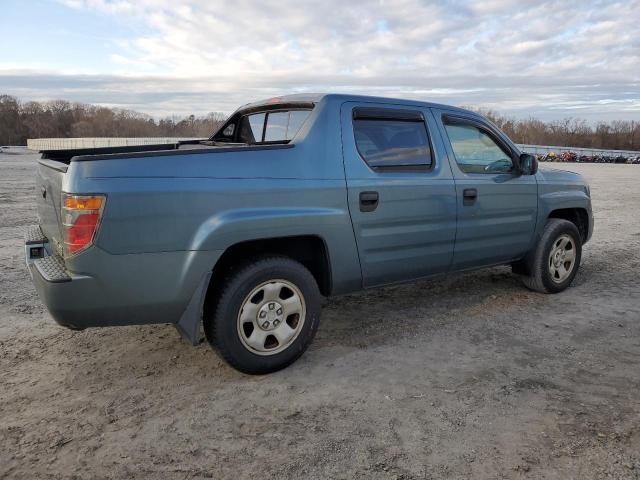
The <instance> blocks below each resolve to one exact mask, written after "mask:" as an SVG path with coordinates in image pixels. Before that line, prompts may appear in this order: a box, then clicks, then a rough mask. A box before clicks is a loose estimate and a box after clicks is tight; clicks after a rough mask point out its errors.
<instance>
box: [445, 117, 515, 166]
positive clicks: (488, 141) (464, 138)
mask: <svg viewBox="0 0 640 480" xmlns="http://www.w3.org/2000/svg"><path fill="white" fill-rule="evenodd" d="M444 125H445V128H446V130H447V135H448V137H449V141H450V142H451V148H452V149H453V154H454V156H455V158H456V162H457V164H458V166H459V167H460V170H462V171H463V172H465V173H509V172H511V171H512V170H513V161H512V160H511V155H510V154H508V153H507V152H506V151H505V150H504V149H503V148H502V147H501V146H500V145H498V144H497V143H496V142H495V141H494V140H493V139H492V138H491V136H490V135H489V134H488V133H487V132H485V131H484V130H483V129H481V128H479V127H477V126H475V125H473V124H471V123H464V122H462V121H461V122H458V121H446V120H445V124H444Z"/></svg>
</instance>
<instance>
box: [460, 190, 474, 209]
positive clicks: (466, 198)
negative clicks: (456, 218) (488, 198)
mask: <svg viewBox="0 0 640 480" xmlns="http://www.w3.org/2000/svg"><path fill="white" fill-rule="evenodd" d="M476 198H478V190H477V189H475V188H465V189H464V190H463V191H462V204H463V205H473V204H474V203H475V201H476Z"/></svg>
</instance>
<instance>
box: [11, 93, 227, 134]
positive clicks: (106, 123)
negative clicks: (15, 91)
mask: <svg viewBox="0 0 640 480" xmlns="http://www.w3.org/2000/svg"><path fill="white" fill-rule="evenodd" d="M225 117H226V116H225V115H224V114H222V113H219V112H212V113H209V114H208V115H205V116H203V117H196V116H195V115H189V116H188V117H186V118H178V117H175V116H174V117H168V118H163V119H160V120H156V119H154V118H152V117H151V116H149V115H146V114H144V113H140V112H135V111H132V110H124V109H119V108H109V107H103V106H98V105H87V104H84V103H72V102H68V101H66V100H53V101H50V102H21V101H20V100H18V99H17V98H15V97H12V96H9V95H0V145H26V144H27V139H28V138H70V137H208V136H210V135H211V134H212V133H213V132H214V131H215V130H216V129H217V128H219V127H220V126H221V125H222V123H223V122H224V120H225Z"/></svg>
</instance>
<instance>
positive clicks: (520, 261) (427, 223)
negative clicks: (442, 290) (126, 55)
mask: <svg viewBox="0 0 640 480" xmlns="http://www.w3.org/2000/svg"><path fill="white" fill-rule="evenodd" d="M36 191H37V207H38V224H37V225H34V226H33V227H31V228H30V229H29V230H28V231H27V233H26V239H25V252H26V259H27V264H28V267H29V270H30V273H31V276H32V278H33V282H34V284H35V286H36V289H37V291H38V293H39V295H40V297H41V298H42V300H43V302H44V303H45V305H46V306H47V308H48V309H49V311H50V312H51V315H52V316H53V318H54V319H55V320H56V321H57V322H58V323H59V324H61V325H64V326H66V327H68V328H72V329H84V328H87V327H104V326H118V325H131V324H152V323H170V324H174V325H175V326H176V327H177V329H178V330H179V331H180V333H181V334H182V335H183V337H184V338H186V339H187V340H188V341H190V342H191V343H193V344H197V343H199V342H200V340H201V330H202V329H204V334H205V336H206V338H207V339H208V341H209V342H210V343H211V345H212V346H214V347H215V348H216V349H217V350H218V351H219V352H220V354H221V355H222V356H223V357H224V358H225V359H226V360H227V361H228V362H229V363H230V364H231V365H232V366H233V367H235V368H237V369H239V370H241V371H243V372H247V373H253V374H259V373H267V372H272V371H275V370H278V369H281V368H283V367H286V366H287V365H289V364H291V363H292V362H293V361H295V360H296V359H297V358H298V357H300V355H302V353H303V352H304V351H305V349H306V348H307V347H308V345H309V344H310V342H311V341H312V339H313V336H314V334H315V332H316V330H317V328H318V322H319V319H320V305H321V298H322V297H331V296H334V295H340V294H344V293H349V292H354V291H357V290H361V289H364V288H372V287H379V286H382V285H389V284H393V283H397V282H406V281H411V280H416V279H420V278H425V277H430V276H433V275H441V274H447V273H449V272H458V271H464V270H471V269H477V268H482V267H488V266H492V265H502V264H504V265H511V266H512V269H513V271H514V273H516V274H518V275H521V276H522V279H523V281H524V284H525V285H526V286H527V287H529V288H531V289H533V290H536V291H539V292H546V293H555V292H560V291H562V290H564V289H565V288H567V287H568V286H569V285H570V284H571V282H572V280H573V278H574V277H575V275H576V272H577V270H578V267H579V265H580V257H581V252H582V246H583V245H584V244H585V243H586V242H587V241H588V240H589V238H590V237H591V233H592V230H593V217H592V213H591V200H590V192H589V187H588V185H587V184H586V183H585V181H584V180H583V179H582V178H581V177H580V176H579V175H577V174H575V173H570V172H564V171H560V170H538V164H537V162H536V159H535V158H534V157H533V156H531V155H527V154H524V153H520V152H519V151H518V149H517V147H516V146H515V145H514V144H513V143H512V142H511V141H510V140H509V138H507V137H506V136H505V135H504V134H503V133H502V132H501V131H500V130H499V129H498V128H496V126H495V125H493V124H492V123H490V122H489V121H487V120H486V119H485V118H483V117H482V116H480V115H478V114H476V113H473V112H470V111H467V110H463V109H460V108H455V107H450V106H446V105H438V104H433V103H424V102H418V101H411V100H399V99H389V98H375V97H365V96H353V95H334V94H330V95H291V96H284V97H279V98H272V99H269V100H266V101H264V102H258V103H252V104H248V105H245V106H243V107H241V108H240V109H238V110H237V111H236V112H235V113H233V114H232V115H231V116H230V117H229V119H228V120H227V121H226V122H225V123H224V125H223V126H222V127H221V128H220V130H219V131H217V132H216V133H215V134H213V135H212V136H211V138H208V139H202V140H189V141H184V142H178V143H172V144H163V145H145V146H138V147H114V148H101V149H100V148H98V149H82V150H50V151H43V152H42V157H41V159H40V160H39V165H38V173H37V185H36Z"/></svg>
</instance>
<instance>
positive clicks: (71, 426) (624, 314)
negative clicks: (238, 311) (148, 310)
mask: <svg viewBox="0 0 640 480" xmlns="http://www.w3.org/2000/svg"><path fill="white" fill-rule="evenodd" d="M34 168H35V157H34V156H33V155H29V156H26V155H19V156H18V155H0V477H2V478H26V479H32V478H36V477H37V478H129V477H135V478H169V479H173V478H176V479H185V478H227V477H233V478H236V479H239V478H255V477H258V476H259V475H262V476H263V477H262V478H296V479H297V478H367V479H368V478H374V479H378V478H380V479H387V478H396V479H414V478H415V479H431V478H536V479H537V478H557V479H573V478H575V479H585V478H636V479H638V478H640V397H639V395H638V388H639V386H640V189H639V188H638V185H640V166H632V165H629V166H627V165H570V166H568V168H570V169H572V170H575V171H579V172H581V173H583V174H585V175H586V177H587V178H588V179H589V181H590V183H591V186H592V187H591V191H592V195H593V197H594V210H595V217H596V230H595V234H594V236H593V240H592V241H591V243H589V244H588V245H587V246H586V249H585V253H584V257H583V261H582V267H581V270H580V273H579V275H578V277H577V279H576V281H575V283H574V286H573V287H572V288H570V289H569V290H568V291H566V292H564V293H562V294H559V295H555V296H545V295H540V294H535V293H531V292H529V291H527V290H525V289H524V288H523V287H522V286H521V285H520V283H519V281H518V279H517V278H515V277H514V276H512V275H511V274H510V271H509V269H508V268H502V267H501V268H494V269H491V270H486V271H482V272H477V273H473V274H467V275H457V276H453V277H451V278H447V279H437V280H431V281H424V282H420V283H417V284H413V285H403V286H398V287H392V288H386V289H383V290H377V291H370V292H367V293H365V294H358V295H352V296H346V297H341V298H337V299H333V300H331V301H330V302H328V304H327V306H326V308H325V310H324V313H323V318H322V323H321V327H320V330H319V332H318V335H317V337H316V340H315V342H314V344H313V345H312V347H311V348H310V350H309V351H308V352H307V353H306V355H305V356H304V357H303V358H302V359H301V360H300V361H298V362H297V363H296V364H294V365H293V366H292V367H290V368H288V369H286V370H285V371H282V372H279V373H277V374H273V375H269V376H263V377H250V376H246V375H242V374H240V373H238V372H236V371H234V370H232V369H231V368H229V367H227V366H226V365H225V364H224V363H223V362H222V361H221V360H220V359H219V358H218V357H217V356H216V354H215V353H214V352H213V351H212V350H210V348H209V347H208V345H206V344H202V345H200V346H199V347H195V348H194V347H190V346H188V345H186V344H185V343H183V342H182V341H181V340H180V337H179V336H178V333H177V332H176V330H175V329H174V328H173V327H171V326H162V325H161V326H149V327H126V328H114V329H102V330H99V329H98V330H88V331H84V332H77V333H75V332H72V331H69V330H65V329H64V328H62V327H59V326H57V325H56V324H55V323H54V322H53V321H52V320H51V318H50V317H49V315H48V313H47V312H46V311H45V310H44V309H43V307H42V305H41V303H40V301H39V300H38V298H37V297H36V295H35V292H34V289H33V288H32V286H31V283H30V280H29V277H28V274H27V271H26V268H25V266H24V263H23V250H22V231H23V229H24V228H25V226H27V225H29V224H32V223H34V219H35V211H34V203H33V201H32V197H33V196H34V183H33V171H34Z"/></svg>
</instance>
